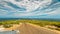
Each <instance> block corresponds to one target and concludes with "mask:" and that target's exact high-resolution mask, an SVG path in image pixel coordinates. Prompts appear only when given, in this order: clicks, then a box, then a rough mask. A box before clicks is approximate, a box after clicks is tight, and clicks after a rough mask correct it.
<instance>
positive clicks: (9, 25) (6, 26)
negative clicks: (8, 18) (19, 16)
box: [3, 24, 13, 28]
mask: <svg viewBox="0 0 60 34" xmlns="http://www.w3.org/2000/svg"><path fill="white" fill-rule="evenodd" d="M12 26H13V25H11V24H6V25H3V27H5V28H10V27H12Z"/></svg>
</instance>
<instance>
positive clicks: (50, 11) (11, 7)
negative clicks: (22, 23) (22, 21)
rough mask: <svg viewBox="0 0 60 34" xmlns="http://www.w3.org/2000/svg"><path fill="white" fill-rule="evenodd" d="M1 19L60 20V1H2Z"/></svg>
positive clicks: (0, 5)
mask: <svg viewBox="0 0 60 34" xmlns="http://www.w3.org/2000/svg"><path fill="white" fill-rule="evenodd" d="M0 18H52V19H53V18H55V19H60V0H0Z"/></svg>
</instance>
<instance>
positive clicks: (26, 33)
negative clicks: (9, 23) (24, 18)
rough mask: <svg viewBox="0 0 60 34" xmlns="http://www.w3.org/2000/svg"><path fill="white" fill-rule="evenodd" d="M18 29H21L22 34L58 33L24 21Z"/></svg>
mask: <svg viewBox="0 0 60 34" xmlns="http://www.w3.org/2000/svg"><path fill="white" fill-rule="evenodd" d="M17 29H18V30H19V31H20V34H58V33H57V32H53V31H50V30H46V29H42V28H37V27H35V26H33V25H30V24H27V23H22V25H20V26H19V27H18V28H17Z"/></svg>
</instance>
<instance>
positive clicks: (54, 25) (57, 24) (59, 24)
mask: <svg viewBox="0 0 60 34" xmlns="http://www.w3.org/2000/svg"><path fill="white" fill-rule="evenodd" d="M19 23H32V24H36V25H39V26H42V27H47V28H50V29H55V30H59V31H60V21H51V20H28V19H23V20H4V21H0V25H3V27H5V28H9V27H12V26H13V24H19Z"/></svg>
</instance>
